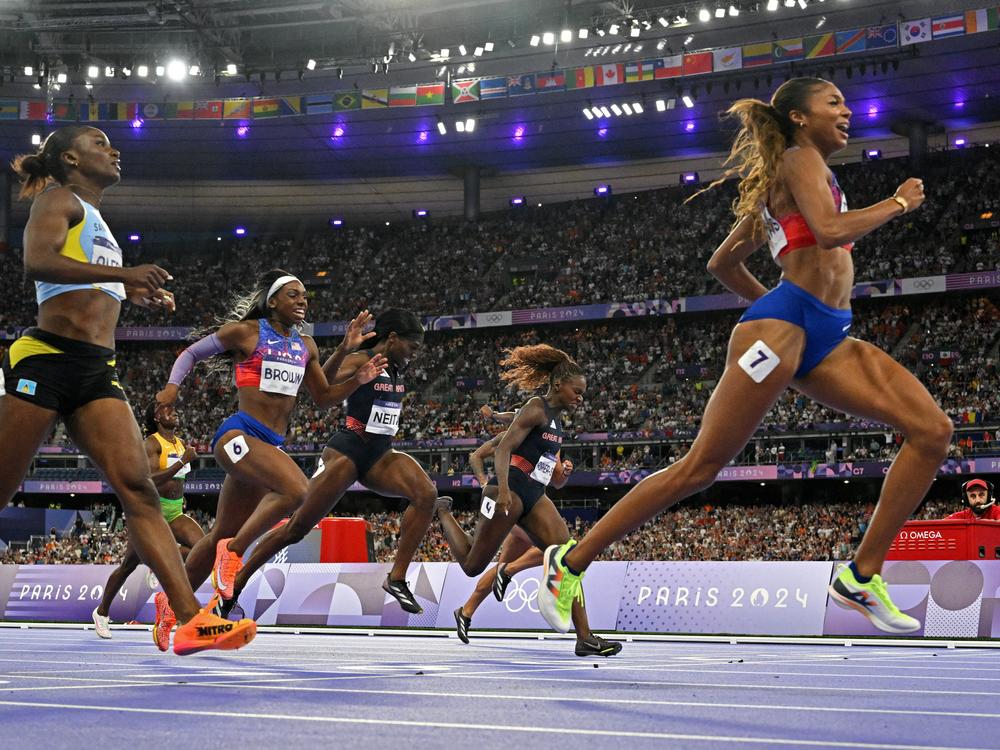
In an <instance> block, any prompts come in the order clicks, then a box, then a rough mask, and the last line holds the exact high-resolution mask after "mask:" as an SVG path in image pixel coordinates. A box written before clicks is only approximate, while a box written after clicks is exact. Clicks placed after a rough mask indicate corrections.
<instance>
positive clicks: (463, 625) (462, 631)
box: [455, 607, 472, 643]
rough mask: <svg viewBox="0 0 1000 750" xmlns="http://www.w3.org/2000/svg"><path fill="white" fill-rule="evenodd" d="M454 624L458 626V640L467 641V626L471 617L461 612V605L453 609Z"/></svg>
mask: <svg viewBox="0 0 1000 750" xmlns="http://www.w3.org/2000/svg"><path fill="white" fill-rule="evenodd" d="M455 624H456V625H457V626H458V628H457V629H458V640H460V641H461V642H462V643H468V642H469V626H470V625H471V624H472V618H471V617H466V616H465V615H464V614H462V608H461V607H459V608H458V609H456V610H455Z"/></svg>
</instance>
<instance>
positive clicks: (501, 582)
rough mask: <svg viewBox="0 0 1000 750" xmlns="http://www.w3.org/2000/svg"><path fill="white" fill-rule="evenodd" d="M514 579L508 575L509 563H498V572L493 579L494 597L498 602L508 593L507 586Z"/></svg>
mask: <svg viewBox="0 0 1000 750" xmlns="http://www.w3.org/2000/svg"><path fill="white" fill-rule="evenodd" d="M512 580H513V577H512V576H509V575H507V563H500V564H499V565H497V574H496V577H495V578H494V579H493V598H494V599H496V600H497V601H498V602H502V601H503V598H504V596H505V595H506V593H507V587H508V586H509V585H510V582H511V581H512Z"/></svg>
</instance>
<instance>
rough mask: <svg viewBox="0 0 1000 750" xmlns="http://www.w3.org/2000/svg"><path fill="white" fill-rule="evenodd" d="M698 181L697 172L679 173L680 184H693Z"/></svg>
mask: <svg viewBox="0 0 1000 750" xmlns="http://www.w3.org/2000/svg"><path fill="white" fill-rule="evenodd" d="M697 182H698V173H697V172H682V173H681V185H694V184H695V183H697Z"/></svg>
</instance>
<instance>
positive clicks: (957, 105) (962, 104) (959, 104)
mask: <svg viewBox="0 0 1000 750" xmlns="http://www.w3.org/2000/svg"><path fill="white" fill-rule="evenodd" d="M964 107H965V102H963V101H962V100H961V99H959V100H958V101H957V102H955V109H963V108H964Z"/></svg>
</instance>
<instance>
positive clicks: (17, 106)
mask: <svg viewBox="0 0 1000 750" xmlns="http://www.w3.org/2000/svg"><path fill="white" fill-rule="evenodd" d="M19 119H21V102H20V101H16V100H14V99H9V100H5V101H0V120H19ZM73 119H76V118H75V117H74V118H73Z"/></svg>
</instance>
